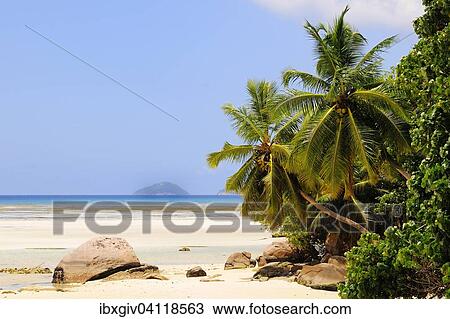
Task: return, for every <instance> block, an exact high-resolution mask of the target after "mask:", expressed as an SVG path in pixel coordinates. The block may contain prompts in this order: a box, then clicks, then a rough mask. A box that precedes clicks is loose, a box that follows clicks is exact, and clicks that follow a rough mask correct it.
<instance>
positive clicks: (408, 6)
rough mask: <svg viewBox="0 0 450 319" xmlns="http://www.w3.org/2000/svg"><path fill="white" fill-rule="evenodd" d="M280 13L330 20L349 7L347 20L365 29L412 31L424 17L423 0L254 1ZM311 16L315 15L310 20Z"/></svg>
mask: <svg viewBox="0 0 450 319" xmlns="http://www.w3.org/2000/svg"><path fill="white" fill-rule="evenodd" d="M252 1H253V2H255V3H257V4H259V5H261V6H264V7H266V8H268V9H270V10H272V11H275V12H277V13H280V14H283V15H288V16H294V17H308V19H310V20H313V19H314V18H318V19H327V20H329V19H330V18H332V17H334V16H336V15H337V14H339V13H340V12H341V11H342V10H343V9H344V7H345V5H347V4H349V5H350V12H349V13H348V20H349V21H350V22H351V23H355V24H358V25H364V26H385V27H391V28H395V29H403V30H404V29H410V28H411V25H412V21H413V20H414V19H415V18H416V17H419V16H420V15H422V13H423V8H422V1H421V0H252ZM309 15H312V17H311V18H310V17H309Z"/></svg>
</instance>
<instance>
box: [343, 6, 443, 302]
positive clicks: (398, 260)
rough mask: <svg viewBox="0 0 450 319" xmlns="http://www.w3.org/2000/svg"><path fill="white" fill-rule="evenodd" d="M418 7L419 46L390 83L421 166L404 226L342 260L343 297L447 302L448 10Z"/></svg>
mask: <svg viewBox="0 0 450 319" xmlns="http://www.w3.org/2000/svg"><path fill="white" fill-rule="evenodd" d="M423 3H424V5H425V7H426V10H425V14H424V15H423V16H422V17H421V18H419V19H418V20H417V21H416V22H415V29H416V33H417V34H418V35H419V38H420V39H419V42H418V43H417V44H416V45H415V47H414V48H413V49H412V51H411V52H410V53H409V55H408V56H406V57H404V58H403V59H402V61H401V63H400V64H399V65H398V67H397V77H396V83H395V84H396V86H397V90H398V91H399V92H402V95H403V97H404V99H405V102H406V103H407V105H409V108H410V109H412V110H413V115H412V119H411V130H410V134H411V138H412V147H413V148H414V150H415V151H416V152H418V153H419V154H420V156H418V157H419V158H422V159H423V160H422V161H421V162H420V163H419V164H418V165H416V166H415V167H414V166H413V167H412V168H413V171H412V172H413V175H412V178H411V179H410V180H409V182H408V191H407V193H406V194H407V199H406V208H407V217H408V219H409V220H410V222H408V223H407V224H406V225H405V227H404V228H403V229H401V230H399V229H396V228H390V229H388V230H387V231H386V234H385V238H384V239H381V238H380V237H378V236H377V235H373V234H371V235H366V236H364V237H363V239H361V241H360V242H359V245H358V247H355V248H353V249H352V250H351V251H350V252H349V253H348V259H349V269H348V281H347V283H346V284H345V285H343V286H341V287H340V293H341V295H342V296H343V297H347V298H383V297H412V296H417V297H429V296H434V295H437V296H443V295H446V296H447V297H450V289H449V287H450V154H449V151H450V107H449V95H450V77H449V75H450V64H449V63H448V62H449V60H450V53H449V49H448V48H449V47H450V25H449V20H450V4H449V2H448V1H445V0H424V1H423ZM383 268H384V271H383ZM445 289H447V291H446V293H445V292H444V290H445Z"/></svg>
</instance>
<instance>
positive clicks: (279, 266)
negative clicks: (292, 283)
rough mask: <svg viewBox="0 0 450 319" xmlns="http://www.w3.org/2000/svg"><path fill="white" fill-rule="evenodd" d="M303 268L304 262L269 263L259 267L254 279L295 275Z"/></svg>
mask: <svg viewBox="0 0 450 319" xmlns="http://www.w3.org/2000/svg"><path fill="white" fill-rule="evenodd" d="M302 268H303V265H302V264H293V263H290V262H275V263H269V264H267V265H265V266H263V267H261V268H259V269H258V270H257V271H256V273H255V274H254V275H253V279H260V278H264V277H267V278H273V277H288V276H293V275H295V274H297V272H298V271H299V270H301V269H302Z"/></svg>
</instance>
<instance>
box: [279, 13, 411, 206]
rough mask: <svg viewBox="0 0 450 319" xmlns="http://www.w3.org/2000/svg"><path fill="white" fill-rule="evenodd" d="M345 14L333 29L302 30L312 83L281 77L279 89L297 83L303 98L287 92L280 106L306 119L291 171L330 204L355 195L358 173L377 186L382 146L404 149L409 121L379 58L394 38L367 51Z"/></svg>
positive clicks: (289, 74)
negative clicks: (309, 47) (310, 54)
mask: <svg viewBox="0 0 450 319" xmlns="http://www.w3.org/2000/svg"><path fill="white" fill-rule="evenodd" d="M348 10H349V9H348V7H347V8H345V10H344V11H343V12H342V13H341V14H340V15H339V16H338V17H337V18H336V20H335V21H334V23H333V24H331V25H324V24H319V25H318V26H313V25H311V24H310V23H309V22H307V23H306V25H305V29H306V31H307V33H308V34H309V36H310V37H311V39H312V40H313V42H314V51H315V55H316V61H317V62H316V73H317V75H313V74H309V73H306V72H301V71H297V70H287V71H285V72H284V74H283V83H284V84H285V85H290V84H293V83H298V84H299V85H300V86H301V87H300V89H301V90H294V89H289V90H288V94H287V98H286V100H285V101H284V102H282V103H281V105H280V106H279V107H280V108H283V109H286V110H288V111H290V112H294V113H296V112H298V113H300V114H302V116H304V122H303V124H302V128H301V130H300V131H299V132H298V134H297V135H296V136H295V138H294V139H293V141H292V144H293V149H292V156H291V160H290V166H289V167H288V169H290V170H292V171H294V172H295V171H296V170H297V169H298V167H301V168H302V169H305V170H306V173H307V175H308V179H309V180H317V181H319V183H321V185H322V189H323V190H324V192H325V193H326V194H328V195H331V196H332V197H333V198H341V197H345V198H350V197H352V196H353V195H354V189H353V188H354V185H355V171H356V170H358V169H359V170H360V171H364V175H363V176H362V177H363V180H367V181H368V182H370V183H372V184H374V183H376V182H377V180H378V178H379V176H380V170H381V166H382V165H381V164H382V163H383V162H384V160H385V159H384V158H383V156H382V154H383V152H384V149H385V147H386V145H390V146H391V147H392V148H394V149H395V150H396V151H398V152H402V151H406V150H408V149H409V140H408V134H407V126H406V123H405V120H406V118H407V116H406V115H405V111H404V110H403V108H402V107H401V106H400V104H399V103H398V101H397V100H396V99H395V98H394V96H393V94H392V92H391V91H392V90H391V88H390V86H389V81H386V79H385V73H384V72H383V70H382V58H381V54H382V53H383V52H384V51H385V50H386V49H387V48H389V47H390V46H392V45H393V44H394V43H395V37H389V38H387V39H384V40H383V41H381V42H380V43H378V44H377V45H375V46H374V47H373V48H371V49H369V50H367V51H366V50H365V47H366V45H367V41H366V39H365V38H364V37H363V36H362V35H361V34H360V33H359V32H358V31H357V30H355V29H354V28H353V27H351V26H350V25H349V24H348V23H346V21H345V15H346V13H347V12H348Z"/></svg>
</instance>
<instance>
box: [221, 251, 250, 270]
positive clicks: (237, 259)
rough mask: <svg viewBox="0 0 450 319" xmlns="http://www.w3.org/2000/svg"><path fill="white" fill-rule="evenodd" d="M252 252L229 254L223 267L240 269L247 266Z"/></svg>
mask: <svg viewBox="0 0 450 319" xmlns="http://www.w3.org/2000/svg"><path fill="white" fill-rule="evenodd" d="M251 257H252V254H251V253H249V252H248V251H243V252H240V253H233V254H231V255H230V256H229V257H228V259H227V261H226V262H225V267H224V269H225V270H227V269H242V268H248V267H250V265H251Z"/></svg>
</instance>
